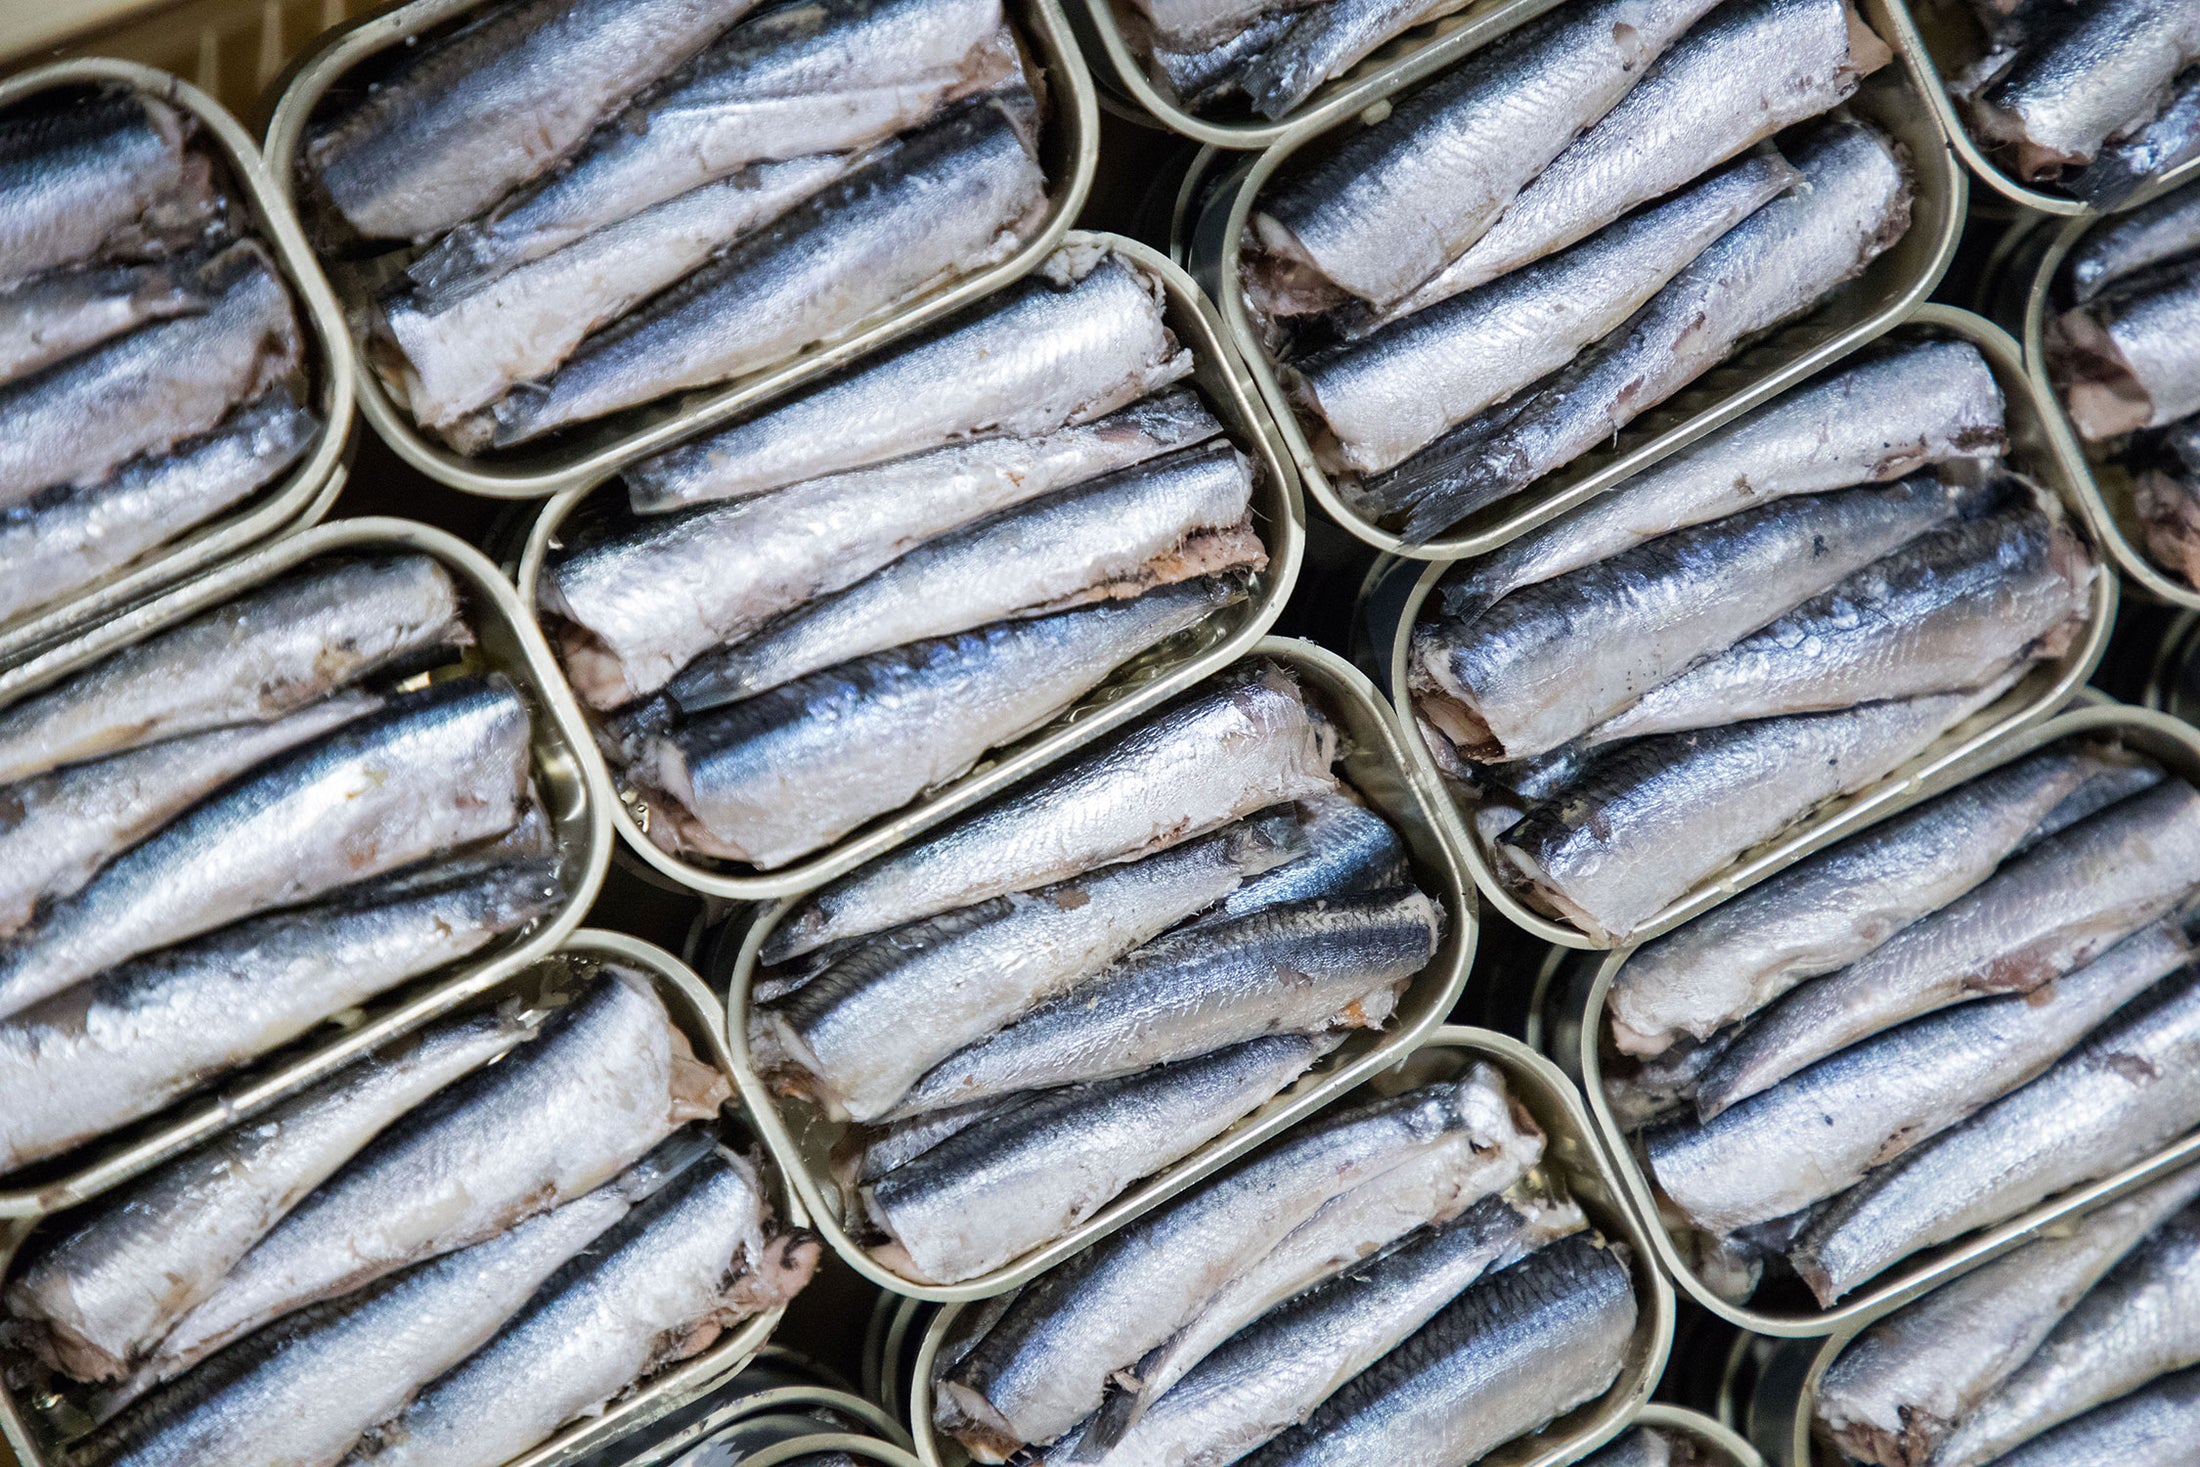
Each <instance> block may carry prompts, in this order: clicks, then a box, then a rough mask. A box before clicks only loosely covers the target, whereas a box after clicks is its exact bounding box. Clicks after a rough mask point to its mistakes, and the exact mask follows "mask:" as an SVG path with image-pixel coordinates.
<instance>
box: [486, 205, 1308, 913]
mask: <svg viewBox="0 0 2200 1467" xmlns="http://www.w3.org/2000/svg"><path fill="white" fill-rule="evenodd" d="M1064 247H1065V248H1069V249H1105V250H1108V251H1111V252H1113V253H1115V254H1117V255H1120V256H1121V257H1123V258H1124V259H1125V260H1126V261H1128V262H1129V263H1130V264H1132V265H1133V266H1135V267H1136V268H1138V269H1139V270H1141V271H1143V272H1145V273H1146V274H1147V275H1148V276H1149V277H1152V278H1154V279H1158V280H1159V281H1160V282H1161V284H1162V287H1163V289H1164V290H1165V292H1166V294H1167V297H1168V303H1167V306H1166V307H1165V309H1164V312H1163V319H1164V320H1165V321H1166V322H1167V323H1168V326H1169V329H1170V330H1171V331H1172V332H1174V333H1175V335H1176V337H1177V340H1178V341H1179V342H1181V343H1182V344H1183V345H1184V346H1185V347H1187V348H1188V349H1189V350H1190V351H1191V353H1192V358H1193V362H1194V367H1193V373H1192V381H1193V382H1195V383H1196V384H1198V386H1199V388H1200V390H1201V394H1202V395H1203V396H1204V397H1205V398H1206V400H1207V402H1208V404H1209V406H1211V407H1212V408H1213V409H1214V410H1215V414H1216V416H1217V417H1219V418H1220V419H1221V420H1222V423H1223V426H1224V428H1225V429H1226V430H1227V432H1228V433H1229V436H1230V437H1231V438H1232V440H1234V441H1235V442H1236V443H1237V445H1238V447H1239V448H1240V449H1241V450H1243V451H1244V452H1245V453H1246V454H1247V455H1248V456H1249V457H1251V458H1252V459H1253V460H1254V462H1255V464H1256V465H1257V467H1258V474H1257V476H1256V477H1257V482H1256V483H1255V485H1254V490H1253V517H1254V521H1255V523H1256V524H1257V525H1258V526H1259V529H1260V534H1261V539H1262V540H1263V541H1264V542H1265V543H1266V545H1267V547H1268V569H1267V570H1266V571H1264V572H1262V573H1261V574H1260V575H1259V576H1257V577H1255V578H1254V581H1253V589H1252V594H1251V595H1250V596H1249V597H1248V598H1247V599H1246V600H1244V601H1242V602H1240V603H1239V604H1238V605H1236V606H1234V607H1230V608H1228V609H1226V610H1224V611H1223V612H1221V613H1219V614H1217V615H1216V616H1213V617H1211V618H1209V619H1208V620H1207V621H1206V622H1204V623H1202V624H1201V625H1200V626H1199V627H1197V628H1195V629H1194V630H1193V631H1191V632H1189V633H1186V634H1184V635H1183V636H1181V637H1178V638H1173V639H1171V641H1170V642H1168V643H1166V644H1164V645H1163V646H1162V647H1161V648H1158V649H1156V650H1155V651H1153V652H1149V653H1147V654H1145V655H1143V656H1141V657H1138V658H1136V659H1133V660H1132V661H1131V662H1130V663H1128V664H1126V665H1125V666H1123V667H1121V668H1118V669H1117V670H1116V671H1115V672H1114V673H1113V674H1111V675H1110V676H1109V678H1108V679H1107V681H1106V682H1104V683H1103V684H1101V686H1100V687H1098V688H1097V689H1095V690H1094V691H1092V692H1091V693H1088V694H1086V695H1085V696H1084V697H1083V698H1081V699H1079V700H1078V701H1077V703H1076V704H1075V705H1074V706H1073V707H1071V708H1070V709H1068V710H1067V711H1066V712H1063V713H1060V714H1057V715H1056V716H1055V717H1054V718H1052V719H1050V720H1048V722H1047V723H1046V724H1045V725H1044V726H1043V727H1041V728H1039V729H1038V730H1036V731H1035V732H1033V733H1030V734H1026V735H1025V736H1024V737H1023V738H1021V739H1018V740H1016V741H1015V742H1013V743H1011V744H1008V745H1006V746H1005V747H1003V748H1000V749H996V750H993V751H991V752H990V753H988V754H987V755H986V756H985V757H984V758H982V759H981V760H980V761H979V762H978V764H977V766H976V767H975V768H974V769H972V770H971V771H970V772H969V773H967V774H965V775H963V776H962V777H961V778H959V779H956V780H952V781H950V782H949V783H947V784H946V785H944V786H942V787H941V788H940V789H938V790H936V791H934V792H932V793H930V794H927V795H924V796H922V797H920V798H919V799H918V800H917V801H916V802H915V803H913V804H911V805H909V806H907V807H905V808H904V809H902V810H901V811H899V812H897V813H894V814H890V815H885V816H881V817H879V818H877V819H875V820H873V821H872V822H871V823H870V824H869V825H868V826H866V827H865V828H864V829H862V830H860V831H858V832H857V833H856V834H854V835H852V836H849V837H847V838H845V839H843V840H841V841H838V842H836V843H835V844H833V845H831V846H829V847H827V848H826V849H825V850H823V851H821V852H819V853H817V854H815V855H812V856H808V857H806V858H804V859H802V860H800V861H797V862H795V863H793V864H792V865H789V866H785V867H782V868H780V869H778V870H776V871H759V870H757V869H756V868H754V867H745V866H739V865H735V864H734V863H731V862H719V861H713V860H711V859H709V858H707V857H701V858H698V857H688V856H681V855H675V854H673V853H671V852H669V851H666V850H663V849H661V848H660V847H659V846H658V845H657V844H656V843H655V842H654V841H652V840H651V839H650V838H649V835H648V833H647V822H648V819H649V809H648V806H647V804H646V803H645V802H644V801H643V800H642V799H641V797H640V796H639V795H638V794H636V793H634V792H633V791H631V790H628V789H626V788H624V787H623V786H622V784H621V781H620V779H619V776H618V775H617V774H615V773H614V774H613V775H612V781H613V785H614V787H615V789H616V792H617V794H618V796H619V798H618V800H617V801H616V802H615V803H614V805H613V814H612V819H613V821H614V823H615V824H616V825H617V826H618V829H619V834H620V835H621V836H622V837H623V838H624V841H625V852H624V853H625V854H630V855H632V856H633V857H635V858H637V859H638V861H639V862H640V863H642V865H643V866H644V869H646V870H648V871H650V872H651V873H653V874H654V876H655V877H657V878H658V879H669V880H670V881H671V882H674V883H676V884H678V885H679V886H681V887H684V888H686V889H688V890H691V891H696V892H701V893H702V894H704V895H705V896H708V897H717V898H726V899H733V900H744V901H758V900H764V899H768V898H771V897H779V896H786V895H789V894H791V893H794V892H799V891H807V890H809V889H810V888H812V887H815V886H818V885H820V884H822V883H824V882H826V881H829V880H831V879H832V878H834V877H836V876H840V875H843V874H845V873H846V872H848V871H851V870H853V869H854V868H855V867H857V866H859V865H861V864H862V863H863V862H865V861H867V860H869V859H871V858H872V857H873V856H876V855H879V854H880V853H881V852H883V851H886V850H887V849H889V848H891V847H893V846H896V845H899V844H901V843H902V842H903V841H905V840H907V839H909V838H910V837H911V836H913V835H915V834H916V833H917V832H919V831H922V830H925V829H928V828H930V827H931V826H934V825H937V824H938V823H939V822H940V821H942V820H944V819H947V818H948V817H950V816H952V815H955V814H957V813H959V812H961V811H963V810H967V809H969V808H970V807H971V806H973V805H975V804H977V803H978V802H979V801H981V800H984V799H987V798H989V797H990V796H992V795H994V794H995V793H997V792H999V791H1000V790H1003V789H1006V788H1007V787H1008V786H1009V785H1011V784H1013V783H1015V782H1016V781H1017V780H1019V779H1021V778H1023V777H1024V776H1025V775H1027V774H1030V773H1031V772H1033V771H1034V770H1037V769H1039V768H1041V767H1043V766H1045V765H1047V764H1051V763H1052V762H1054V761H1055V760H1056V759H1059V758H1061V757H1062V756H1063V755H1064V754H1067V753H1068V752H1070V751H1071V750H1072V749H1075V748H1077V747H1079V746H1081V745H1083V744H1086V743H1089V742H1091V741H1092V740H1093V739H1095V738H1098V737H1099V736H1100V735H1102V734H1105V733H1107V732H1108V731H1110V730H1111V729H1115V728H1120V727H1121V726H1122V725H1123V724H1125V723H1127V722H1128V721H1130V720H1131V719H1133V718H1137V717H1139V716H1140V715H1142V714H1144V713H1145V712H1147V711H1148V710H1150V709H1152V708H1153V707H1155V706H1156V705H1157V704H1159V703H1161V702H1162V701H1163V700H1164V699H1167V698H1172V697H1174V696H1176V694H1178V693H1180V692H1182V691H1183V690H1184V689H1185V688H1188V687H1190V686H1191V685H1192V684H1193V683H1195V682H1197V681H1199V680H1200V679H1201V678H1203V677H1206V676H1207V675H1208V674H1210V673H1213V672H1216V671H1218V670H1219V669H1221V668H1223V667H1226V666H1228V665H1229V664H1230V663H1232V662H1234V661H1236V660H1237V659H1238V658H1240V657H1243V656H1244V655H1245V654H1246V653H1247V652H1248V651H1249V650H1251V648H1252V647H1253V645H1254V643H1256V642H1258V641H1259V640H1260V639H1261V638H1262V637H1263V636H1265V635H1266V634H1267V632H1268V629H1269V628H1270V627H1272V626H1274V625H1275V622H1276V618H1277V617H1279V616H1281V615H1282V614H1283V607H1284V602H1285V601H1286V600H1288V599H1289V597H1290V595H1291V588H1292V586H1293V584H1295V583H1296V582H1297V580H1298V575H1299V563H1300V561H1301V559H1302V558H1303V557H1304V555H1305V542H1306V529H1305V511H1304V508H1303V507H1302V505H1301V502H1300V499H1299V488H1298V479H1297V477H1296V476H1295V475H1294V474H1293V473H1292V471H1291V465H1290V460H1289V459H1288V458H1286V457H1284V456H1283V455H1282V454H1280V453H1278V452H1277V451H1276V448H1275V443H1274V439H1273V436H1272V433H1273V430H1272V428H1271V427H1270V425H1269V423H1268V420H1267V415H1266V413H1264V412H1263V411H1262V409H1261V408H1260V406H1259V404H1258V403H1257V402H1256V401H1255V400H1254V399H1253V398H1252V397H1251V396H1250V395H1249V394H1248V393H1247V392H1246V391H1245V388H1244V385H1243V384H1242V382H1241V381H1240V380H1239V378H1238V375H1237V370H1236V367H1235V365H1234V362H1233V356H1232V353H1231V350H1230V348H1229V346H1228V345H1227V344H1226V343H1225V342H1224V341H1223V339H1222V335H1221V332H1220V330H1219V328H1218V327H1217V325H1216V321H1215V314H1214V308H1213V307H1212V306H1211V305H1209V304H1208V303H1207V301H1206V300H1205V298H1204V297H1202V296H1201V295H1200V293H1199V289H1198V287H1197V286H1195V285H1193V284H1192V282H1191V279H1190V277H1188V276H1187V275H1185V274H1184V272H1183V271H1182V270H1180V269H1178V268H1177V267H1176V266H1175V265H1173V264H1171V263H1170V262H1169V261H1168V260H1167V259H1165V258H1163V257H1162V256H1161V255H1159V254H1157V253H1155V252H1154V251H1153V250H1151V249H1148V248H1147V247H1146V246H1144V245H1142V244H1139V243H1137V242H1136V241H1134V240H1129V239H1125V238H1123V237H1122V236H1120V235H1112V234H1088V233H1083V232H1077V233H1073V234H1071V235H1069V236H1068V238H1067V239H1066V240H1065V241H1064ZM622 492H623V491H622V489H621V487H620V485H619V483H618V481H617V480H615V479H610V480H601V481H598V482H597V483H595V484H593V485H591V486H590V487H588V488H584V489H575V490H569V491H567V492H566V493H563V494H560V495H559V496H558V497H557V498H555V499H553V500H551V501H549V502H548V503H547V504H545V505H544V506H543V507H542V510H541V512H540V513H539V514H538V515H537V516H536V517H535V520H534V523H533V525H532V526H531V527H530V528H529V530H528V533H527V539H526V542H525V544H524V545H523V546H522V548H521V550H520V554H519V559H518V563H517V566H516V567H515V569H514V575H515V577H516V579H517V581H518V584H519V591H520V597H521V599H522V600H523V601H524V602H525V603H526V604H527V605H528V606H529V607H531V608H532V607H536V606H537V605H538V599H537V592H538V590H539V588H540V586H541V583H542V574H543V567H544V565H545V563H546V561H547V560H548V558H549V556H550V553H551V552H552V550H554V549H555V548H557V546H558V543H559V536H560V534H561V533H562V531H563V530H564V528H565V526H566V524H567V523H568V521H569V520H570V519H571V518H572V516H573V515H574V514H575V512H576V511H580V510H583V509H584V508H585V507H587V506H589V505H590V504H592V503H594V504H602V503H604V502H605V501H606V500H607V499H611V498H616V497H617V496H618V495H620V494H621V493H622ZM537 615H538V625H539V612H538V614H537Z"/></svg>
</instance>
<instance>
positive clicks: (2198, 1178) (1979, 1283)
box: [1817, 1167, 2200, 1467]
mask: <svg viewBox="0 0 2200 1467" xmlns="http://www.w3.org/2000/svg"><path fill="white" fill-rule="evenodd" d="M2195 1195H2200V1167H2187V1168H2186V1169H2185V1170H2183V1171H2182V1172H2178V1173H2176V1174H2174V1175H2172V1176H2171V1177H2169V1178H2168V1179H2167V1180H2165V1181H2161V1182H2157V1183H2155V1184H2153V1185H2152V1186H2150V1187H2147V1188H2144V1189H2143V1190H2141V1191H2138V1192H2134V1193H2132V1194H2131V1195H2129V1196H2127V1197H2123V1198H2120V1199H2118V1200H2117V1201H2115V1202H2111V1203H2109V1204H2108V1205H2106V1206H2105V1207H2098V1208H2095V1209H2094V1210H2093V1211H2091V1212H2088V1213H2086V1214H2085V1215H2084V1216H2083V1217H2082V1218H2080V1219H2079V1220H2078V1221H2077V1223H2076V1225H2075V1227H2074V1228H2073V1229H2072V1230H2071V1231H2069V1232H2068V1233H2067V1234H2061V1235H2049V1236H2047V1237H2042V1238H2037V1239H2034V1240H2033V1241H2031V1242H2028V1243H2026V1244H2024V1245H2023V1246H2022V1247H2019V1248H2016V1249H2013V1250H2011V1251H2010V1252H2008V1253H2006V1254H2004V1255H2002V1256H2001V1257H1999V1258H1997V1259H1995V1260H1994V1261H1993V1262H1991V1263H1989V1264H1987V1265H1985V1266H1984V1267H1983V1268H1979V1269H1976V1270H1974V1271H1972V1272H1971V1273H1968V1274H1965V1275H1964V1276H1962V1277H1961V1278H1959V1279H1957V1280H1956V1281H1955V1282H1954V1283H1951V1284H1947V1285H1944V1286H1942V1287H1941V1288H1938V1289H1935V1290H1934V1291H1933V1292H1932V1293H1930V1294H1928V1295H1926V1296H1925V1297H1924V1298H1922V1299H1920V1300H1918V1301H1917V1302H1915V1303H1913V1304H1908V1305H1905V1306H1904V1307H1903V1308H1901V1309H1900V1310H1897V1311H1896V1312H1895V1313H1893V1314H1891V1315H1889V1316H1887V1317H1886V1318H1885V1319H1882V1320H1880V1321H1879V1322H1878V1323H1877V1324H1875V1325H1873V1326H1872V1328H1871V1329H1869V1330H1867V1331H1866V1332H1865V1333H1864V1334H1863V1335H1861V1336H1860V1337H1858V1338H1857V1339H1856V1340H1855V1341H1854V1342H1853V1343H1851V1344H1850V1345H1848V1346H1847V1347H1846V1348H1844V1349H1843V1350H1842V1352H1841V1355H1840V1358H1838V1359H1837V1360H1835V1361H1834V1363H1833V1365H1832V1366H1831V1367H1830V1368H1829V1369H1828V1370H1827V1371H1826V1374H1825V1379H1824V1380H1823V1381H1822V1382H1821V1384H1820V1385H1819V1389H1818V1417H1817V1419H1818V1423H1819V1425H1820V1427H1821V1428H1822V1429H1823V1430H1824V1431H1826V1432H1828V1433H1830V1434H1831V1435H1832V1437H1833V1439H1834V1441H1835V1442H1836V1443H1837V1444H1838V1445H1839V1446H1840V1447H1841V1449H1842V1450H1843V1451H1845V1452H1846V1453H1848V1455H1849V1456H1851V1457H1853V1458H1855V1459H1856V1460H1857V1461H1859V1462H1872V1463H1878V1464H1880V1467H1925V1464H1926V1463H1927V1462H1929V1461H1930V1460H1931V1459H1932V1455H1933V1453H1934V1452H1935V1451H1937V1450H1938V1449H1939V1446H1940V1443H1941V1442H1942V1441H1943V1440H1944V1439H1946V1437H1947V1435H1948V1433H1949V1432H1950V1431H1952V1430H1954V1429H1955V1426H1956V1423H1958V1422H1959V1421H1961V1420H1963V1419H1964V1418H1965V1417H1966V1416H1968V1415H1970V1414H1971V1412H1972V1410H1973V1409H1974V1408H1975V1407H1976V1406H1977V1405H1978V1403H1979V1402H1980V1401H1981V1400H1982V1399H1984V1398H1985V1396H1986V1395H1987V1394H1988V1393H1989V1392H1990V1391H1992V1390H1993V1389H1994V1387H1995V1386H1997V1385H1999V1384H2000V1383H2001V1382H2002V1381H2003V1380H2005V1379H2007V1378H2008V1377H2009V1375H2010V1374H2011V1373H2012V1372H2014V1371H2015V1370H2017V1369H2018V1367H2020V1366H2022V1365H2023V1364H2024V1362H2025V1361H2027V1360H2029V1359H2030V1358H2031V1357H2032V1352H2033V1351H2034V1350H2036V1349H2037V1348H2038V1347H2039V1343H2040V1341H2042V1340H2044V1339H2046V1338H2047V1334H2048V1331H2050V1330H2052V1329H2053V1328H2054V1327H2055V1325H2056V1323H2057V1322H2058V1321H2060V1320H2061V1319H2062V1318H2063V1317H2064V1316H2065V1315H2067V1314H2068V1313H2069V1312H2070V1311H2071V1309H2072V1308H2073V1307H2075V1306H2076V1304H2077V1303H2078V1301H2079V1300H2080V1299H2081V1298H2083V1297H2084V1296H2085V1294H2086V1292H2087V1291H2088V1290H2090V1289H2091V1288H2092V1287H2093V1286H2094V1285H2095V1284H2096V1283H2098V1282H2099V1281H2100V1279H2101V1276H2102V1275H2103V1274H2105V1273H2107V1272H2108V1271H2109V1270H2110V1269H2111V1268H2114V1267H2115V1266H2116V1264H2117V1262H2118V1261H2119V1260H2120V1259H2122V1258H2123V1256H2124V1255H2125V1254H2126V1253H2127V1252H2129V1251H2130V1249H2131V1247H2132V1245H2133V1244H2135V1243H2137V1242H2138V1241H2139V1240H2140V1239H2141V1238H2143V1237H2145V1236H2146V1235H2147V1234H2148V1233H2150V1232H2152V1231H2153V1230H2154V1227H2155V1225H2156V1224H2157V1223H2159V1222H2161V1220H2162V1219H2163V1218H2165V1217H2167V1216H2169V1215H2170V1214H2171V1213H2173V1212H2176V1211H2178V1210H2179V1209H2181V1208H2183V1207H2184V1206H2185V1205H2186V1204H2187V1203H2189V1202H2191V1201H2192V1199H2193V1197H2194V1196H2195Z"/></svg>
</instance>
